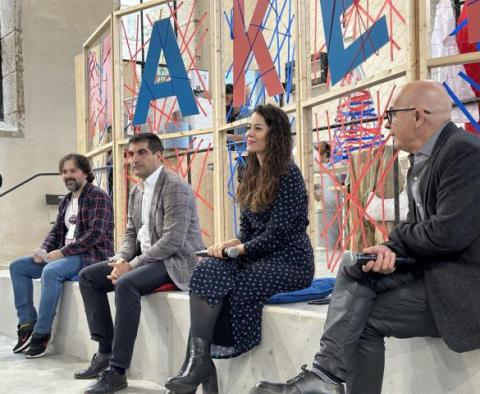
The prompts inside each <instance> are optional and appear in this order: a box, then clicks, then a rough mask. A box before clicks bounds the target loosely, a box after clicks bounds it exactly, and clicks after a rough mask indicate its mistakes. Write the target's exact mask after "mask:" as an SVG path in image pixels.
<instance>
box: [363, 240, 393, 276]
mask: <svg viewBox="0 0 480 394" xmlns="http://www.w3.org/2000/svg"><path fill="white" fill-rule="evenodd" d="M363 253H368V254H375V255H376V256H377V259H376V260H375V261H369V262H368V263H367V264H365V265H363V266H362V270H363V272H369V271H373V272H378V273H380V274H384V275H388V274H391V273H393V272H394V271H395V258H396V257H397V256H396V255H395V253H393V252H392V250H391V249H390V248H388V247H386V246H384V245H375V246H371V247H369V248H365V249H363Z"/></svg>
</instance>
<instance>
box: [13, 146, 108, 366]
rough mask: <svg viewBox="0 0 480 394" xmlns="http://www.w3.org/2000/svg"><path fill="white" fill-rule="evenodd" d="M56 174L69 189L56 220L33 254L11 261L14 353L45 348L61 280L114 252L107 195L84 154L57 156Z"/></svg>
mask: <svg viewBox="0 0 480 394" xmlns="http://www.w3.org/2000/svg"><path fill="white" fill-rule="evenodd" d="M59 172H60V175H61V177H62V179H63V181H64V182H65V186H66V187H67V189H68V190H69V191H70V192H69V193H68V194H67V195H66V196H65V198H64V199H63V200H62V202H61V203H60V207H59V211H58V217H57V220H56V222H55V225H54V226H53V228H52V229H51V230H50V232H49V233H48V235H47V237H46V238H45V241H44V242H43V244H42V247H41V248H40V249H36V250H34V252H33V256H28V257H22V258H20V259H18V260H16V261H14V262H13V263H12V264H11V265H10V276H11V278H12V284H13V292H14V298H15V308H16V309H17V315H18V319H19V323H18V342H17V344H16V345H15V347H14V348H13V352H14V353H20V352H22V351H24V350H26V355H27V358H36V357H41V356H43V355H44V354H45V351H46V348H47V344H48V341H49V340H50V332H51V330H52V323H53V318H54V316H55V310H56V308H57V304H58V301H59V299H60V296H61V294H62V289H63V282H64V281H65V280H67V279H70V278H74V277H76V275H77V274H78V272H79V271H80V269H81V268H82V267H85V266H88V265H91V264H93V263H97V262H100V261H104V260H105V259H107V258H108V257H110V256H112V255H113V207H112V201H111V199H110V197H109V196H108V195H107V194H106V193H105V192H104V191H103V190H102V189H100V188H98V187H96V186H93V185H92V184H91V183H92V182H93V180H94V179H95V177H94V175H93V173H92V169H91V167H90V163H89V162H88V159H87V158H86V157H85V156H82V155H79V154H75V153H72V154H69V155H67V156H65V157H64V158H62V159H61V160H60V164H59ZM38 278H42V290H41V296H40V306H39V311H38V315H37V311H36V310H35V307H34V305H33V285H32V279H38Z"/></svg>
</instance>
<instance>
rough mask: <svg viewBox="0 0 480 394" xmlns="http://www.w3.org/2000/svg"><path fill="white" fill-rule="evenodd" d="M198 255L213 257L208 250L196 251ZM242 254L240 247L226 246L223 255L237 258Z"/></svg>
mask: <svg viewBox="0 0 480 394" xmlns="http://www.w3.org/2000/svg"><path fill="white" fill-rule="evenodd" d="M195 254H196V255H197V256H198V257H211V256H209V254H208V250H207V249H205V250H199V251H198V252H196V253H195ZM239 254H240V251H239V250H238V248H235V247H233V248H225V249H223V250H222V255H223V257H229V258H231V259H236V258H237V257H238V255H239Z"/></svg>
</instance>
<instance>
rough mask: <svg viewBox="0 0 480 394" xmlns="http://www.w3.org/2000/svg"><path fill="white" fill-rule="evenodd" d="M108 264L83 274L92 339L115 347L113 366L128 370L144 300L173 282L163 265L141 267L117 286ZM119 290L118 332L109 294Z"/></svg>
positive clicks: (116, 292)
mask: <svg viewBox="0 0 480 394" xmlns="http://www.w3.org/2000/svg"><path fill="white" fill-rule="evenodd" d="M112 269H113V268H112V267H110V266H109V265H108V264H107V262H103V263H97V264H93V265H91V266H89V267H86V268H84V269H83V270H81V271H80V274H79V283H80V291H81V293H82V298H83V304H84V306H85V314H86V315H87V321H88V327H89V329H90V336H91V338H92V340H94V341H96V342H100V343H107V344H111V345H112V352H113V354H112V358H111V360H110V365H114V366H117V367H120V368H124V369H128V368H129V367H130V362H131V360H132V355H133V347H134V345H135V339H136V338H137V332H138V324H139V322H140V310H141V303H140V299H141V297H142V296H144V295H147V294H151V293H152V292H153V291H154V290H155V289H157V288H158V287H159V286H161V285H163V284H165V283H168V282H170V281H171V280H170V277H169V276H168V273H167V269H166V268H165V264H163V262H154V263H150V264H146V265H143V266H140V267H138V268H136V269H134V270H133V271H130V272H127V273H126V274H124V275H122V276H121V277H120V279H119V280H118V282H117V283H116V285H115V286H113V284H112V282H111V281H110V279H108V278H107V275H109V274H110V273H111V272H112ZM111 291H115V309H116V313H115V329H114V325H113V322H112V314H111V311H110V305H109V304H108V298H107V293H109V292H111Z"/></svg>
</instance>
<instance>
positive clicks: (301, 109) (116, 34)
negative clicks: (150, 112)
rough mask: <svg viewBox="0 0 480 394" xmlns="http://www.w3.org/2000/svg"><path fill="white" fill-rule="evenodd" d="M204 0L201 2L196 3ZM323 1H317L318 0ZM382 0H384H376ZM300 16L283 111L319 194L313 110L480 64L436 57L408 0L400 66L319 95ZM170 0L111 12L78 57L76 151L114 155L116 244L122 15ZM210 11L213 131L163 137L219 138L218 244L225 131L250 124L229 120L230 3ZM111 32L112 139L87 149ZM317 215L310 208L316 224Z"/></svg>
mask: <svg viewBox="0 0 480 394" xmlns="http://www.w3.org/2000/svg"><path fill="white" fill-rule="evenodd" d="M198 1H203V0H198ZM312 1H316V2H318V0H312ZM378 1H381V0H378ZM291 2H292V3H291V4H292V6H293V12H294V13H295V16H296V17H295V20H294V23H293V27H292V32H293V36H294V38H295V42H296V46H295V62H296V64H297V67H296V72H295V76H294V83H295V86H296V92H295V101H294V103H291V104H287V105H286V106H284V107H283V109H284V110H285V111H286V112H287V114H288V115H291V116H294V117H295V129H296V134H295V144H296V147H297V156H296V160H297V163H298V164H299V166H300V168H301V170H302V172H303V174H304V177H305V180H306V182H307V185H308V190H309V193H310V195H312V194H313V170H314V163H313V155H312V150H313V140H312V124H313V119H312V118H313V112H314V110H315V108H317V107H319V106H321V105H323V104H326V103H331V102H332V101H335V100H338V99H340V98H342V97H345V96H348V95H349V94H352V93H354V92H358V91H360V90H362V89H368V88H371V87H375V86H379V85H381V84H383V83H387V82H389V81H393V80H395V79H398V78H405V79H406V80H407V81H413V80H417V79H426V78H428V77H429V75H430V70H431V69H432V68H435V67H442V66H447V65H452V64H463V63H471V62H480V52H473V53H467V54H463V55H457V56H449V57H443V58H430V57H429V51H428V42H429V26H430V20H429V17H428V15H429V9H428V7H429V6H430V5H429V1H426V2H418V1H416V0H407V1H405V5H404V10H405V11H406V12H405V14H406V15H405V19H406V20H407V21H408V22H407V29H406V31H407V39H406V41H405V45H407V48H406V49H405V53H406V55H407V56H406V58H405V62H404V63H403V64H400V65H394V66H393V67H391V68H388V69H382V70H379V71H378V72H376V73H375V74H374V75H370V76H367V77H366V78H364V79H362V80H359V81H357V82H354V83H350V84H343V85H340V84H339V85H337V86H334V87H330V89H328V91H326V92H325V93H322V94H313V93H312V89H311V82H310V78H311V61H310V57H311V53H312V42H311V39H310V38H311V36H312V34H311V15H310V14H311V11H312V5H310V4H309V3H308V2H305V1H303V0H291ZM166 3H168V1H166V0H153V1H150V2H146V3H143V4H140V5H138V6H134V7H130V8H128V9H121V10H118V11H115V12H113V13H112V14H111V15H110V16H109V17H108V18H107V19H106V20H105V21H104V22H103V23H102V24H101V25H100V26H99V28H98V29H97V30H96V31H95V32H94V33H93V34H92V36H91V37H90V38H89V39H88V40H87V41H86V42H85V44H84V46H83V54H82V55H80V56H79V57H77V59H76V76H77V103H78V104H77V113H78V118H77V130H78V150H79V151H80V152H81V153H84V154H86V155H87V156H88V157H90V158H95V157H98V156H100V155H102V154H105V153H106V152H111V153H112V155H113V178H114V181H113V184H114V206H115V212H116V214H115V219H116V227H115V233H116V236H115V239H116V245H117V246H118V245H119V243H120V241H121V239H122V236H123V229H124V225H123V224H124V223H125V220H126V219H125V214H126V213H125V201H126V194H127V187H126V185H125V181H124V168H125V160H124V154H123V151H124V147H125V145H126V143H127V139H126V138H125V134H124V125H123V117H124V115H123V109H122V94H123V92H122V87H123V82H122V55H121V50H122V49H121V45H122V39H121V37H120V30H121V28H120V21H121V18H123V17H125V16H127V15H131V14H134V13H138V12H140V11H145V10H148V9H150V8H152V7H157V6H160V5H163V4H166ZM207 3H208V7H209V11H208V12H209V15H210V25H209V30H210V33H209V34H210V38H211V51H210V66H211V68H210V70H209V71H210V81H211V82H210V87H211V88H210V94H211V97H212V103H213V123H212V127H211V128H208V129H201V130H192V131H182V132H177V133H172V134H168V135H161V136H160V137H161V138H162V139H164V140H167V139H171V138H178V137H184V136H196V135H201V134H208V133H211V134H212V135H213V146H214V148H213V153H214V157H213V160H214V169H215V171H214V175H213V177H214V178H213V179H214V180H213V222H214V223H213V228H214V236H213V237H212V238H211V242H214V241H216V242H218V241H221V240H223V239H226V238H228V237H229V236H230V235H231V234H230V230H229V228H230V226H229V224H228V223H229V218H228V209H227V192H226V185H225V179H226V171H225V167H224V165H223V163H225V162H226V160H227V151H226V149H224V147H225V144H226V132H227V130H231V129H232V128H234V127H241V126H245V125H246V123H247V119H242V120H239V121H236V122H234V123H229V124H226V123H225V104H224V103H225V92H224V89H223V87H224V84H225V77H224V75H225V74H224V71H225V70H224V69H223V63H222V58H223V57H224V56H225V53H224V43H223V40H224V34H223V33H224V26H223V24H222V23H223V22H224V12H223V11H224V7H223V6H224V5H225V4H226V3H228V2H227V1H226V0H223V1H209V2H207ZM105 34H110V37H111V48H112V52H113V53H112V64H111V73H112V75H113V79H112V83H113V97H111V98H110V101H108V102H107V105H110V106H111V110H112V112H111V113H112V114H113V116H112V128H113V132H112V138H111V139H112V140H111V141H109V142H107V143H104V144H101V145H100V146H96V147H93V148H91V147H89V146H88V144H87V139H88V138H87V135H88V127H87V125H88V117H89V113H88V111H89V106H88V105H89V102H88V83H87V79H88V78H87V72H88V51H89V50H90V48H91V47H92V46H94V45H95V43H97V42H98V40H100V39H101V38H102V37H104V36H105ZM313 221H314V217H313V213H311V223H313ZM314 231H315V228H314V226H310V232H311V235H312V236H313V235H314Z"/></svg>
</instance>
